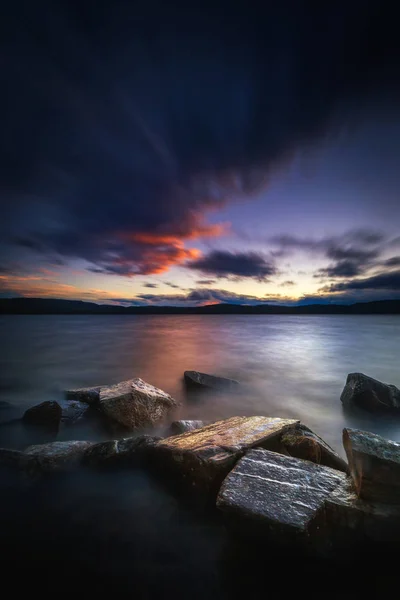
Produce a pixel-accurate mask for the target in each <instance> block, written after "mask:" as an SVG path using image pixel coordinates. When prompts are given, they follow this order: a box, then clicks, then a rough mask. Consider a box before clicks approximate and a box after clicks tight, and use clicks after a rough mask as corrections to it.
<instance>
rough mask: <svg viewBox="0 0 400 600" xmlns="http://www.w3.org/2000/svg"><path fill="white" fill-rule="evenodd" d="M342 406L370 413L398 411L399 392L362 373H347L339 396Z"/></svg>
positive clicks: (399, 403) (399, 407)
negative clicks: (362, 409)
mask: <svg viewBox="0 0 400 600" xmlns="http://www.w3.org/2000/svg"><path fill="white" fill-rule="evenodd" d="M340 400H341V401H342V403H343V406H346V407H349V408H352V407H354V406H356V407H358V408H364V409H366V410H370V411H387V410H393V409H400V390H399V389H398V388H397V387H396V386H394V385H390V384H386V383H382V382H380V381H377V380H376V379H372V377H368V376H367V375H364V374H363V373H349V375H347V380H346V385H345V386H344V389H343V391H342V394H341V396H340Z"/></svg>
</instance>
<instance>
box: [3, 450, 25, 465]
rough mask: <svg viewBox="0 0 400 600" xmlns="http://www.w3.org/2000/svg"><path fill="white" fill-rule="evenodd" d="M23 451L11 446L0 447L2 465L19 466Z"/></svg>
mask: <svg viewBox="0 0 400 600" xmlns="http://www.w3.org/2000/svg"><path fill="white" fill-rule="evenodd" d="M23 456H24V454H23V452H20V451H19V450H10V449H9V448H0V465H2V466H4V465H5V466H7V467H17V468H18V467H19V466H20V463H21V459H22V458H23Z"/></svg>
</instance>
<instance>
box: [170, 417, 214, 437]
mask: <svg viewBox="0 0 400 600" xmlns="http://www.w3.org/2000/svg"><path fill="white" fill-rule="evenodd" d="M209 424H210V421H185V420H181V421H174V422H173V423H171V425H170V426H169V428H168V435H180V434H181V433H186V432H187V431H194V430H195V429H201V428H202V427H206V426H207V425H209Z"/></svg>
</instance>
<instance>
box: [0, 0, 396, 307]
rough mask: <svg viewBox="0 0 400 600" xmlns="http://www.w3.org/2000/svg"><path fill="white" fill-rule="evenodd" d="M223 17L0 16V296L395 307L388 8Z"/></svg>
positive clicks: (176, 11) (155, 11) (342, 4)
mask: <svg viewBox="0 0 400 600" xmlns="http://www.w3.org/2000/svg"><path fill="white" fill-rule="evenodd" d="M236 4H237V7H235V6H236ZM236 4H235V3H225V2H220V1H219V0H216V1H215V2H213V3H210V4H208V2H202V3H201V4H199V5H196V3H192V4H190V5H189V3H183V2H172V3H168V6H167V3H165V2H164V3H163V2H156V1H151V0H149V1H148V2H146V3H143V2H141V3H137V2H135V1H129V2H128V1H122V0H113V1H112V2H111V1H104V2H102V3H99V2H95V1H91V0H90V1H89V0H80V1H79V2H78V1H75V0H69V1H68V2H67V1H65V2H64V1H62V0H52V1H51V2H50V1H45V0H37V2H34V3H33V2H28V1H20V0H14V2H12V3H7V5H6V7H5V9H4V14H3V15H2V21H1V24H0V28H1V35H0V40H1V46H2V47H1V57H2V58H1V68H0V77H1V89H2V93H1V95H0V114H1V116H2V131H1V136H0V199H1V206H2V209H1V212H2V218H1V220H0V234H1V235H0V297H18V296H25V297H42V298H65V299H78V300H87V301H93V302H99V303H108V304H114V303H116V304H123V305H135V306H140V305H175V306H185V305H187V306H196V305H206V304H215V303H234V304H261V303H279V304H309V303H320V302H322V303H335V302H340V303H351V302H358V301H369V300H380V299H391V298H400V197H399V196H400V195H399V190H400V78H399V69H400V51H399V42H398V35H397V30H396V22H397V21H396V18H395V14H394V12H393V11H394V7H393V6H392V3H391V2H387V3H386V2H381V3H376V2H370V1H369V0H363V1H358V0H347V1H342V0H338V1H337V2H335V3H318V2H314V1H312V2H311V1H305V0H304V1H294V0H293V1H289V0H282V1H280V2H279V3H276V2H265V3H256V2H254V3H252V2H250V3H249V2H247V3H246V4H245V5H244V4H243V5H242V4H241V3H236ZM325 4H326V6H325ZM378 4H379V6H378ZM260 5H261V6H260Z"/></svg>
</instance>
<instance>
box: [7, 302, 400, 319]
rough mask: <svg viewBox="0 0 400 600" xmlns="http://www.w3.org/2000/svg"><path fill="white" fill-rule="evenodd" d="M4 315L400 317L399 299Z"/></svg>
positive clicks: (69, 307)
mask: <svg viewBox="0 0 400 600" xmlns="http://www.w3.org/2000/svg"><path fill="white" fill-rule="evenodd" d="M0 314H2V315H15V314H18V315H113V314H114V315H400V299H398V300H379V301H375V302H357V303H355V304H307V305H303V306H283V305H274V304H258V305H255V306H249V305H242V304H240V305H239V304H212V305H207V306H191V307H189V306H187V307H182V306H120V305H109V304H95V303H94V302H83V301H80V300H52V299H47V298H2V299H0Z"/></svg>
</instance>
